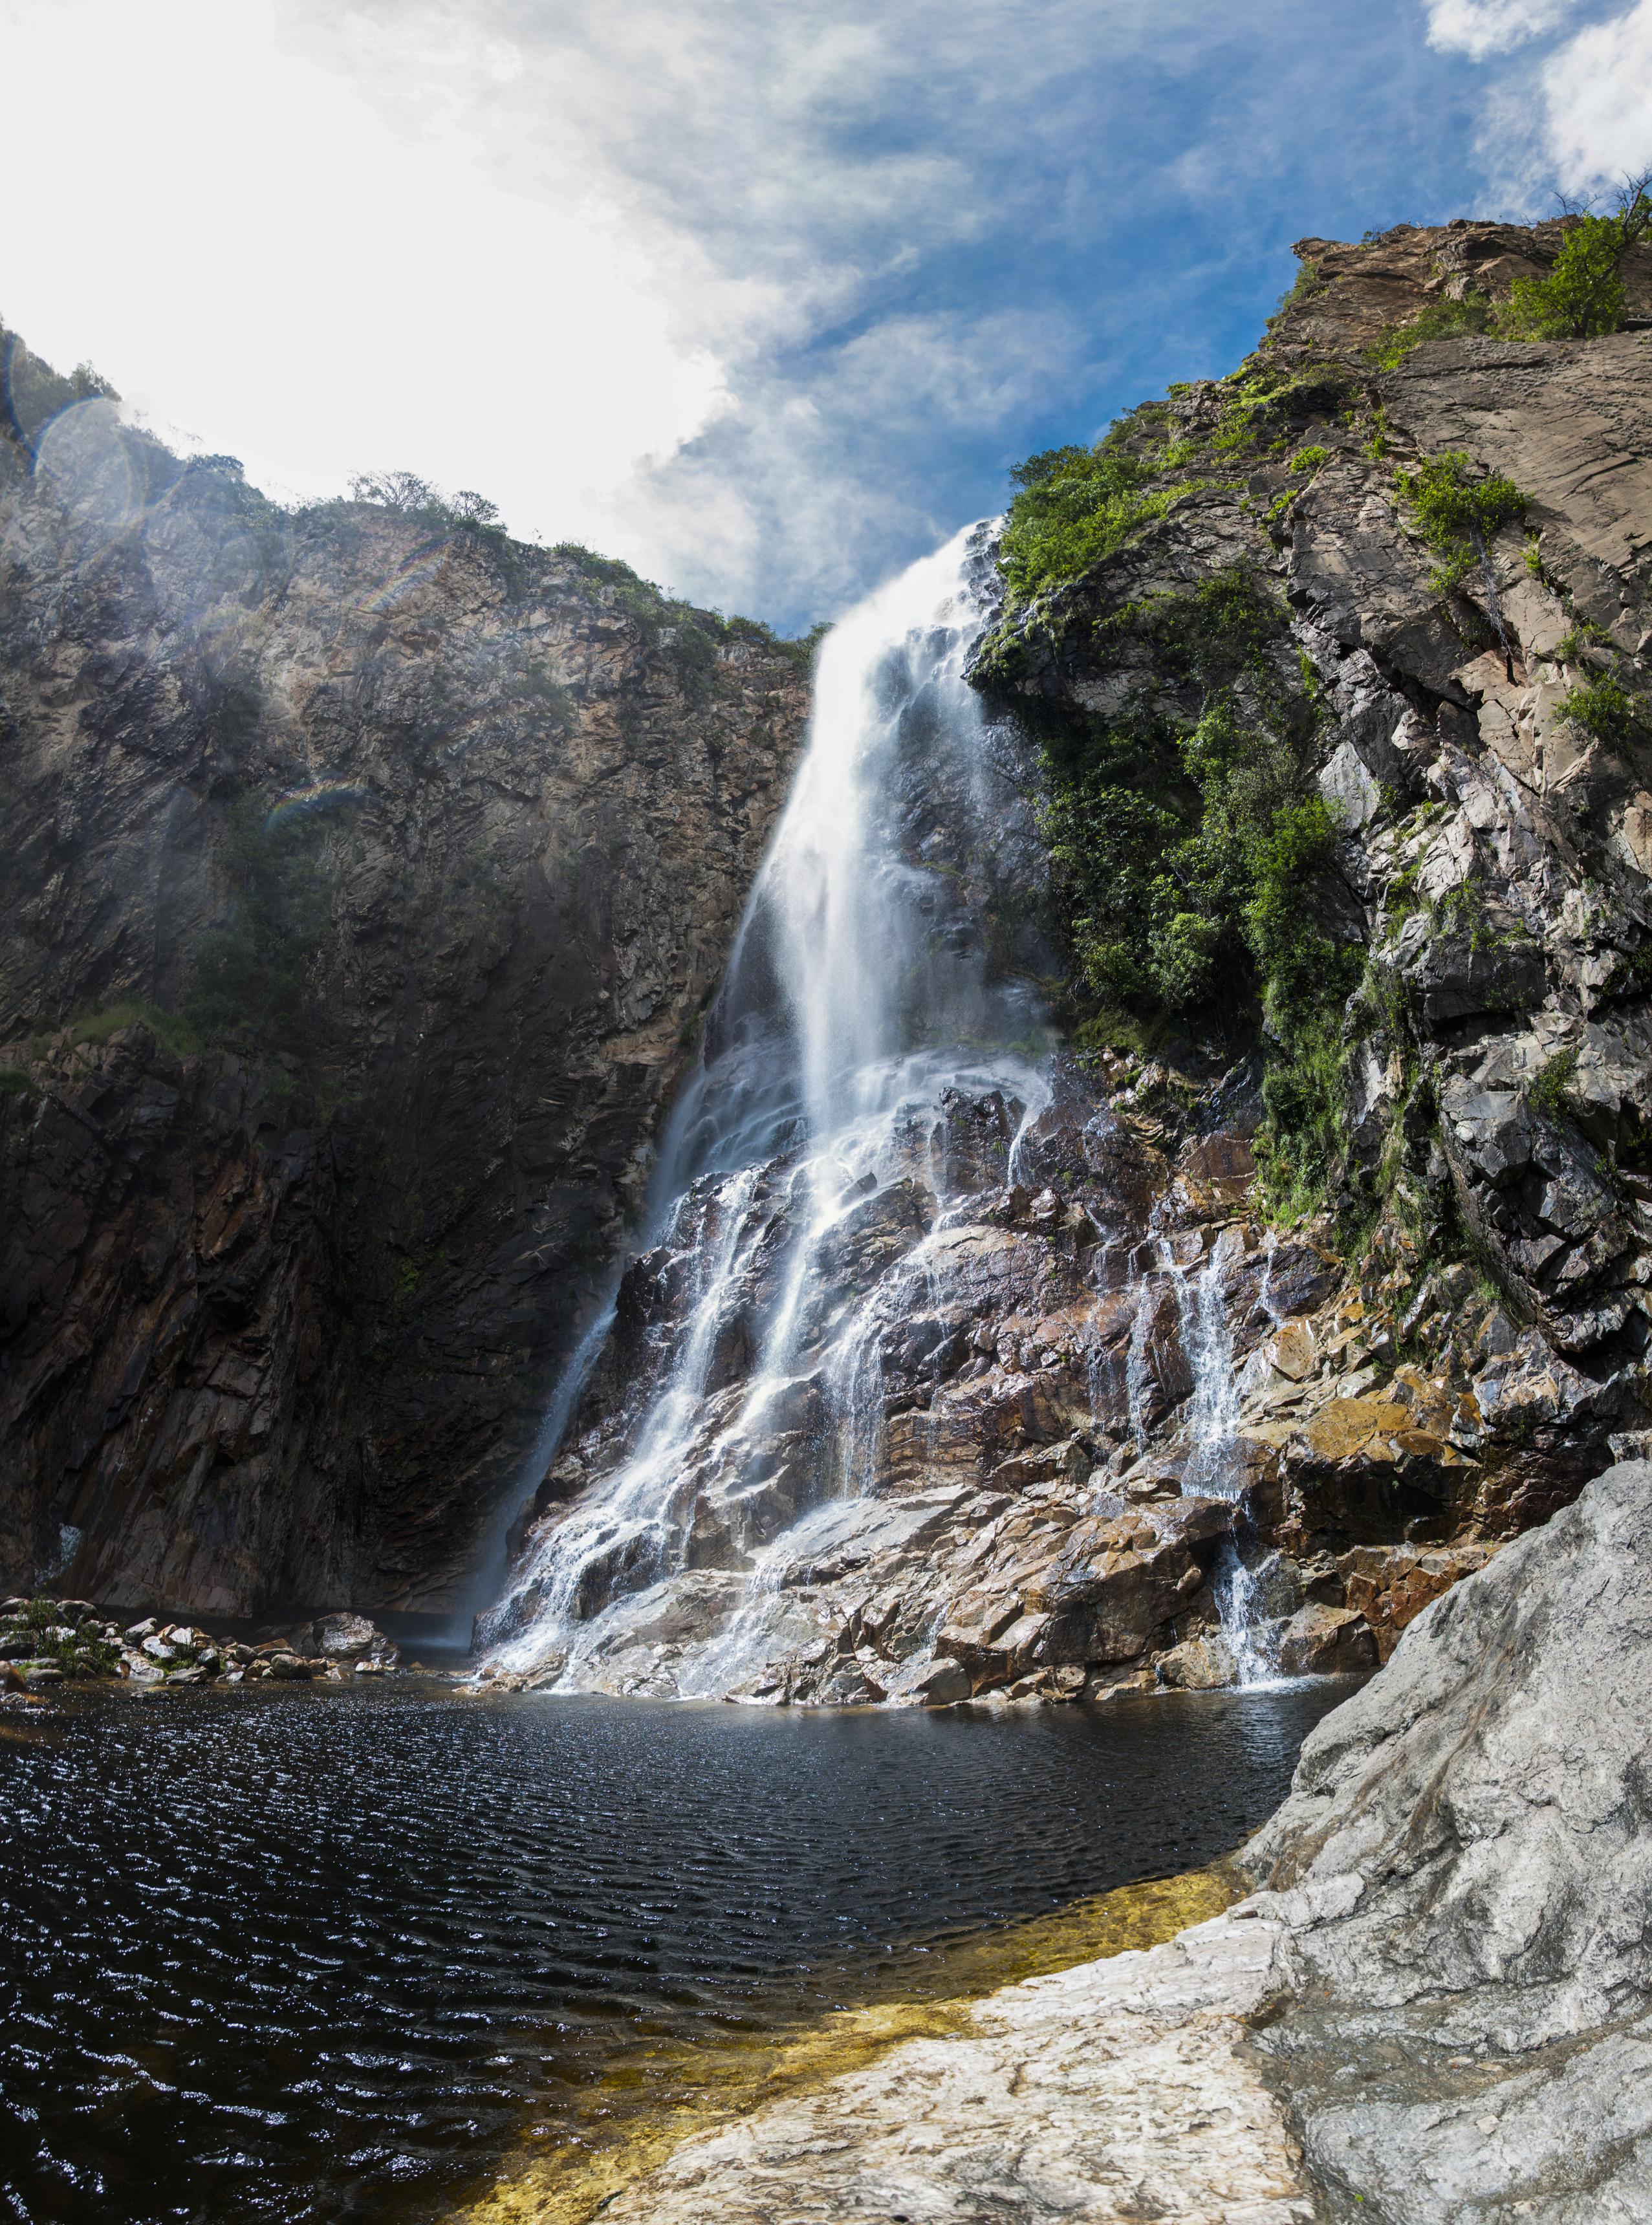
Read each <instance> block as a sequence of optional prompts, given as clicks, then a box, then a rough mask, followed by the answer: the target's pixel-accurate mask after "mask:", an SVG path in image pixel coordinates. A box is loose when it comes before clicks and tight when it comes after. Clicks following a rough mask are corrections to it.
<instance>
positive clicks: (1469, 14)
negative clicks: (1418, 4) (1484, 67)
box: [1428, 0, 1577, 62]
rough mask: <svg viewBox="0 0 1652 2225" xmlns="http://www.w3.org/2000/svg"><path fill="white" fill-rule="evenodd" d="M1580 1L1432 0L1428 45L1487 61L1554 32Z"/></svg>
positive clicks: (1443, 50) (1474, 59)
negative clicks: (1488, 56) (1494, 55)
mask: <svg viewBox="0 0 1652 2225" xmlns="http://www.w3.org/2000/svg"><path fill="white" fill-rule="evenodd" d="M1576 4H1577V0H1429V4H1428V43H1429V45H1430V46H1431V47H1437V48H1440V49H1441V50H1442V52H1445V53H1448V54H1451V53H1454V54H1467V55H1468V56H1469V58H1470V59H1471V60H1473V61H1477V62H1479V61H1484V60H1485V59H1486V57H1487V55H1488V54H1506V53H1508V52H1509V50H1510V48H1514V47H1520V46H1524V45H1525V43H1526V41H1528V40H1529V39H1535V38H1538V37H1541V35H1542V34H1543V33H1544V32H1546V31H1552V30H1554V29H1555V28H1556V26H1557V25H1559V24H1560V23H1563V22H1565V21H1566V19H1567V16H1571V15H1573V14H1574V13H1575V12H1576Z"/></svg>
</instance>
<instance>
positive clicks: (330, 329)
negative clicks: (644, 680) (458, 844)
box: [0, 0, 1652, 631]
mask: <svg viewBox="0 0 1652 2225" xmlns="http://www.w3.org/2000/svg"><path fill="white" fill-rule="evenodd" d="M0 70H3V73H4V79H5V82H6V84H7V87H8V98H7V103H6V111H7V122H6V134H5V145H4V156H3V159H4V162H5V166H6V169H7V172H8V174H9V193H8V205H9V210H10V212H11V222H10V223H9V225H8V226H7V229H6V235H5V238H4V241H3V244H0V318H3V319H4V320H5V321H6V322H7V323H8V324H9V326H12V328H13V329H15V330H16V331H17V332H20V333H22V335H23V337H24V338H25V339H27V340H28V343H29V344H30V345H32V346H33V347H34V348H35V349H36V350H37V351H38V352H40V353H41V354H42V355H44V356H45V357H47V359H48V360H50V361H53V362H54V363H56V364H58V365H59V366H60V368H65V369H66V368H68V367H70V366H72V365H73V364H75V363H77V362H80V361H90V362H91V363H92V364H94V365H95V366H96V367H97V368H98V371H100V372H101V373H102V374H103V375H104V377H107V378H108V379H110V380H111V382H112V383H113V384H114V385H115V386H116V387H117V389H118V390H119V391H120V393H121V394H122V396H123V398H124V404H125V407H126V409H127V411H128V413H129V415H132V416H133V417H135V418H136V419H139V420H141V421H142V422H147V423H149V424H150V425H152V426H153V427H154V428H155V429H156V430H157V431H159V432H161V434H163V435H164V436H165V437H167V438H168V439H169V440H171V441H173V442H174V445H176V446H179V447H182V448H184V449H186V450H188V449H197V448H198V449H202V450H205V451H206V452H208V453H231V454H233V455H236V456H238V457H239V458H241V459H242V460H243V461H244V465H245V466H246V470H247V473H248V476H249V478H250V479H253V480H254V481H255V482H256V483H257V484H258V485H261V486H263V487H264V488H266V490H267V491H269V492H271V493H272V494H275V495H276V496H277V497H279V498H282V499H286V500H292V501H298V500H302V499H306V498H316V497H320V496H326V495H330V494H336V493H339V492H342V491H344V490H345V487H346V486H347V485H348V482H349V480H350V478H351V475H352V474H353V473H356V472H380V471H390V470H408V471H413V472H417V473H418V474H419V475H420V476H421V477H422V478H424V479H428V480H430V481H432V482H434V483H435V484H436V485H440V486H441V487H443V488H445V489H447V490H449V491H457V490H459V489H461V488H468V489H475V490H477V491H479V492H481V493H483V494H484V495H485V496H487V497H488V498H490V499H491V501H493V502H495V503H496V504H497V505H498V507H499V509H500V510H501V512H502V513H503V518H504V521H505V523H507V524H508V525H509V526H510V529H512V530H513V531H515V532H516V533H518V534H521V535H522V536H524V537H526V538H535V537H537V538H541V539H542V540H544V541H547V542H556V541H560V540H577V541H581V542H586V543H588V544H589V545H591V546H592V547H594V548H599V549H601V550H602V551H603V552H604V553H605V554H608V555H618V556H622V557H623V558H624V559H625V560H626V561H628V562H630V563H631V564H633V565H635V566H636V568H637V570H638V571H640V572H642V574H644V575H645V576H646V577H649V578H651V579H655V580H659V581H660V582H661V584H662V585H664V586H667V587H668V589H670V590H671V591H672V592H673V593H680V594H685V595H687V596H690V597H692V598H693V599H694V600H696V601H699V602H704V603H709V604H712V605H715V606H717V607H718V608H721V609H723V610H725V611H730V612H734V611H739V612H747V613H750V614H751V615H754V616H757V617H761V618H766V619H768V620H769V622H770V623H771V624H775V625H776V626H778V627H780V628H781V629H782V631H801V630H802V629H804V628H806V627H807V625H809V624H812V623H813V622H814V621H815V620H817V619H820V618H832V617H834V616H836V615H837V614H839V612H841V611H842V610H844V609H845V607H847V606H848V605H850V604H851V603H852V602H853V601H855V600H856V599H858V597H859V596H860V595H862V594H863V593H865V592H866V591H867V590H868V589H869V588H870V586H873V585H875V584H876V583H877V581H878V580H881V579H883V578H885V577H887V576H888V575H889V574H890V573H891V572H893V571H895V570H897V569H899V568H900V567H902V566H903V565H905V564H906V563H908V562H909V561H911V560H912V559H913V558H914V557H915V556H917V555H921V554H923V553H924V552H925V551H927V549H929V548H934V546H936V545H937V544H938V543H939V542H941V541H943V540H945V539H946V538H947V537H948V536H950V535H951V534H952V533H953V531H954V530H955V529H956V528H957V527H958V526H959V525H960V524H962V523H965V522H967V521H968V520H969V519H970V518H972V517H981V516H986V515H990V514H991V513H992V512H994V511H996V510H998V509H999V508H1001V507H1002V505H1003V501H1004V499H1005V497H1006V493H1007V485H1006V477H1005V474H1006V472H1007V470H1008V467H1009V466H1010V465H1011V464H1013V463H1014V462H1016V460H1019V459H1020V458H1021V457H1022V456H1024V455H1026V454H1028V453H1031V452H1032V451H1034V450H1035V449H1038V448H1041V447H1048V446H1050V445H1052V444H1054V443H1056V442H1060V441H1071V440H1079V439H1089V438H1092V437H1094V436H1095V435H1096V434H1098V433H1099V432H1100V431H1101V430H1102V429H1104V427H1105V426H1106V425H1107V423H1108V422H1110V421H1111V418H1112V417H1113V416H1115V415H1117V412H1118V411H1119V410H1121V409H1125V408H1128V407H1130V405H1131V404H1133V403H1136V402H1137V401H1140V400H1142V399H1143V398H1145V397H1147V396H1150V395H1153V394H1156V393H1160V392H1162V390H1163V389H1164V387H1165V385H1166V384H1167V382H1168V381H1169V380H1171V379H1174V378H1187V377H1201V376H1206V375H1210V374H1215V373H1220V372H1222V371H1226V370H1229V369H1231V367H1232V366H1233V365H1234V364H1236V363H1237V361H1238V360H1239V359H1240V358H1242V357H1243V356H1244V353H1245V352H1247V350H1248V349H1249V348H1250V346H1251V345H1254V343H1255V341H1256V338H1257V337H1258V334H1259V332H1260V328H1261V323H1262V320H1263V317H1264V316H1265V315H1266V314H1268V313H1269V311H1270V310H1271V309H1272V308H1273V307H1274V305H1275V301H1276V299H1277V297H1278V295H1280V294H1281V293H1282V291H1283V290H1284V289H1285V288H1286V287H1288V284H1289V283H1290V282H1291V279H1292V277H1293V276H1294V270H1295V265H1294V262H1293V260H1292V258H1291V256H1290V252H1289V249H1290V244H1291V242H1292V241H1293V240H1294V239H1297V238H1301V237H1303V236H1307V235H1314V234H1318V235H1320V236H1322V237H1328V238H1354V239H1357V238H1358V237H1359V236H1360V234H1361V232H1362V231H1365V230H1367V229H1368V228H1370V229H1380V228H1382V227H1384V226H1386V225H1389V224H1392V223H1395V222H1397V221H1400V220H1402V219H1403V220H1408V221H1411V222H1418V223H1427V222H1440V221H1444V220H1445V219H1447V218H1449V217H1451V216H1454V215H1502V216H1510V217H1522V216H1523V217H1530V216H1532V215H1535V214H1541V213H1545V212H1549V211H1551V210H1552V209H1553V206H1554V194H1555V193H1556V192H1557V191H1559V192H1563V193H1567V194H1569V195H1573V196H1587V195H1590V194H1592V193H1601V192H1603V191H1605V190H1606V189H1608V188H1609V187H1610V185H1611V181H1612V180H1613V179H1614V178H1616V177H1617V176H1619V175H1621V174H1623V173H1624V171H1626V170H1630V169H1638V168H1644V167H1646V166H1647V165H1648V164H1649V163H1652V0H1630V4H1625V0H1376V4H1372V0H1249V4H1248V5H1247V6H1245V7H1244V8H1243V9H1241V8H1238V7H1236V6H1235V5H1234V4H1233V0H361V3H360V4H358V5H348V4H343V0H142V4H141V5H134V4H133V0H0Z"/></svg>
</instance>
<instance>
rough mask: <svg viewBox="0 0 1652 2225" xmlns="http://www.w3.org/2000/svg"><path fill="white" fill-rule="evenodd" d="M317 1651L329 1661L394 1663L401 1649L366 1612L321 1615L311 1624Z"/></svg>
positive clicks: (398, 1657) (399, 1656)
mask: <svg viewBox="0 0 1652 2225" xmlns="http://www.w3.org/2000/svg"><path fill="white" fill-rule="evenodd" d="M311 1629H312V1631H313V1645H314V1649H315V1651H316V1652H318V1653H319V1654H321V1655H322V1656H323V1657H324V1658H326V1659H327V1660H329V1661H360V1660H365V1659H368V1658H371V1659H373V1660H375V1661H383V1662H386V1663H394V1662H396V1661H397V1660H399V1659H400V1658H401V1655H400V1652H399V1651H398V1649H397V1648H396V1645H394V1644H393V1643H392V1642H391V1640H390V1639H388V1638H386V1636H385V1635H384V1633H383V1631H382V1630H380V1629H379V1628H378V1626H377V1624H375V1623H371V1622H370V1621H369V1620H368V1619H367V1617H366V1616H365V1615H364V1614H342V1613H341V1614H323V1615H318V1616H317V1618H316V1620H315V1621H314V1622H313V1624H312V1625H311Z"/></svg>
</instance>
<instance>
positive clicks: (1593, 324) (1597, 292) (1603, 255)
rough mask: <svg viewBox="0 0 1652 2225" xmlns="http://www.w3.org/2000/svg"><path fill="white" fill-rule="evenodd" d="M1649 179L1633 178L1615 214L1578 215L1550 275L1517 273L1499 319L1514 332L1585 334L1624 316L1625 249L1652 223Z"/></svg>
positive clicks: (1548, 336) (1556, 336)
mask: <svg viewBox="0 0 1652 2225" xmlns="http://www.w3.org/2000/svg"><path fill="white" fill-rule="evenodd" d="M1647 184H1648V180H1647V179H1645V178H1637V179H1633V180H1631V181H1630V183H1629V184H1628V185H1627V186H1626V187H1625V188H1624V192H1623V193H1621V194H1620V195H1619V197H1618V204H1617V208H1616V209H1615V210H1614V211H1613V212H1612V213H1611V216H1591V215H1579V216H1578V218H1577V219H1576V220H1575V222H1574V223H1573V226H1572V229H1571V230H1570V231H1568V232H1567V235H1566V238H1564V239H1563V240H1562V241H1561V243H1560V253H1559V254H1558V255H1557V256H1556V257H1555V258H1554V269H1553V270H1551V271H1550V273H1549V275H1548V277H1547V278H1516V281H1515V282H1514V284H1513V285H1512V286H1511V287H1510V289H1509V301H1508V306H1507V307H1506V308H1505V309H1504V311H1503V315H1502V317H1501V318H1500V319H1499V320H1498V321H1499V324H1500V326H1501V329H1502V330H1503V331H1504V332H1505V333H1510V335H1511V336H1513V337H1516V338H1520V339H1534V340H1586V339H1595V338H1597V337H1598V335H1599V334H1600V333H1615V332H1616V331H1617V328H1618V326H1620V325H1621V324H1622V323H1623V321H1624V310H1625V308H1626V307H1627V301H1626V298H1625V295H1624V275H1623V269H1622V263H1623V254H1624V249H1625V248H1626V247H1628V246H1630V245H1631V244H1633V243H1634V242H1635V241H1636V240H1637V239H1641V238H1644V237H1645V235H1646V233H1647V231H1649V229H1652V197H1649V194H1648V193H1647Z"/></svg>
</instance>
